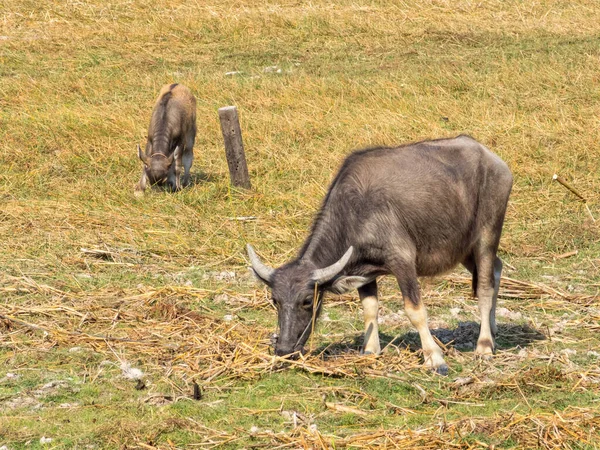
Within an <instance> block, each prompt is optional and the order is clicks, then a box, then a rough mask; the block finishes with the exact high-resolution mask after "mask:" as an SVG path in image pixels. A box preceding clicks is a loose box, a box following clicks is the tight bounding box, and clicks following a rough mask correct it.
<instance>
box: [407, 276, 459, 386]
mask: <svg viewBox="0 0 600 450" xmlns="http://www.w3.org/2000/svg"><path fill="white" fill-rule="evenodd" d="M407 272H408V271H407V270H402V271H400V272H399V273H400V274H401V275H396V279H397V280H398V284H399V286H400V290H401V291H402V297H403V299H404V311H405V312H406V315H407V316H408V319H409V320H410V323H412V325H413V326H414V327H415V328H416V329H417V331H418V332H419V337H420V338H421V346H422V347H423V358H424V360H425V365H426V366H428V367H430V368H431V369H433V370H435V371H436V372H437V373H439V374H441V375H446V374H447V373H448V365H447V364H446V361H444V354H443V353H442V349H441V348H440V347H439V346H438V345H437V344H436V343H435V341H434V340H433V336H432V335H431V331H429V327H428V326H427V309H426V308H425V305H424V304H423V302H422V301H421V293H420V290H419V282H418V281H417V274H416V271H415V270H414V269H413V270H412V271H410V272H412V273H411V274H410V275H408V274H407Z"/></svg>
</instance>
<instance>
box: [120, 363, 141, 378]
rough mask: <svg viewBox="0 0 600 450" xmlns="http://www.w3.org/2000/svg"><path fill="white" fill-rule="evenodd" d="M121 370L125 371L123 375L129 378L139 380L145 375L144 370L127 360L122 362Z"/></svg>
mask: <svg viewBox="0 0 600 450" xmlns="http://www.w3.org/2000/svg"><path fill="white" fill-rule="evenodd" d="M121 371H122V372H123V377H124V378H127V379H128V380H139V379H141V378H142V377H143V376H144V372H142V371H141V370H140V369H136V368H135V367H131V365H130V364H129V363H128V362H127V361H123V362H122V363H121Z"/></svg>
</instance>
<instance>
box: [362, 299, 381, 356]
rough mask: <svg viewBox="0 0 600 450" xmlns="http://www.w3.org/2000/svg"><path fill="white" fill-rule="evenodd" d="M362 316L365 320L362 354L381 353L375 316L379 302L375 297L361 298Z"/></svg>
mask: <svg viewBox="0 0 600 450" xmlns="http://www.w3.org/2000/svg"><path fill="white" fill-rule="evenodd" d="M361 301H362V306H363V315H364V319H365V342H364V350H363V351H364V353H374V354H376V355H378V354H379V353H381V346H380V344H379V330H378V328H377V316H378V314H379V301H378V300H377V296H373V295H368V296H365V297H363V296H361Z"/></svg>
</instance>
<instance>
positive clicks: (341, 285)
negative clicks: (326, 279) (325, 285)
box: [328, 276, 371, 294]
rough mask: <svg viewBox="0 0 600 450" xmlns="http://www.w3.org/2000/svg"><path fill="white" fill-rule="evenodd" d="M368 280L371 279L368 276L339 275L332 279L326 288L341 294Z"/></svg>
mask: <svg viewBox="0 0 600 450" xmlns="http://www.w3.org/2000/svg"><path fill="white" fill-rule="evenodd" d="M369 281H371V279H370V278H366V277H359V276H347V277H339V278H337V279H335V280H334V281H333V283H332V284H331V287H330V288H329V289H328V290H330V291H331V292H333V293H335V294H343V293H345V292H348V291H351V290H353V289H358V288H359V287H361V286H364V285H365V284H367V283H368V282H369Z"/></svg>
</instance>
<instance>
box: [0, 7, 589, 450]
mask: <svg viewBox="0 0 600 450" xmlns="http://www.w3.org/2000/svg"><path fill="white" fill-rule="evenodd" d="M596 6H597V5H596V3H595V2H593V1H591V0H581V1H576V2H568V3H565V2H559V1H554V0H543V1H539V2H535V3H526V2H525V3H524V2H521V1H509V2H500V1H484V2H475V3H474V2H469V1H458V2H449V1H444V0H435V1H434V0H428V1H420V2H404V3H402V2H400V3H398V2H386V1H381V2H362V3H360V2H359V3H356V2H341V3H340V2H337V3H336V4H335V5H333V4H330V3H327V2H321V1H316V2H311V3H309V4H303V3H298V2H288V1H283V2H282V1H279V2H267V3H265V2H256V1H254V0H248V1H245V2H237V1H236V2H232V1H221V2H218V3H214V2H213V3H210V2H185V1H170V2H168V3H167V2H156V1H153V2H149V1H146V0H133V1H127V2H122V1H108V2H107V1H100V0H89V1H64V2H54V1H50V0H43V1H40V2H32V1H28V0H17V1H12V0H11V1H8V0H4V1H3V0H0V167H1V170H0V180H1V182H0V235H2V236H3V237H4V239H2V240H1V241H0V267H2V272H1V279H0V292H1V293H2V299H1V300H0V367H2V369H0V410H1V411H0V446H2V445H4V444H6V445H7V446H8V447H9V448H11V449H12V448H21V447H24V446H25V445H26V444H27V443H28V442H29V444H27V445H28V447H29V446H42V444H39V439H40V437H41V436H42V435H43V433H46V434H47V435H52V436H53V437H54V441H53V445H55V446H57V447H61V446H62V447H64V448H83V447H86V446H100V447H107V448H118V447H122V446H127V447H128V448H133V447H137V448H151V447H159V448H175V447H179V448H183V447H186V446H200V447H217V446H219V445H228V446H229V447H231V448H240V447H247V448H250V447H267V448H277V447H281V448H328V447H333V446H335V447H336V448H340V447H344V446H346V447H350V448H373V447H394V446H395V447H401V448H402V447H406V448H417V447H423V448H451V447H459V448H479V447H486V446H490V445H493V446H496V447H506V448H525V447H528V448H533V447H542V448H597V447H598V445H600V444H599V443H598V438H597V434H598V412H597V411H598V402H597V397H598V394H599V393H600V392H599V389H598V386H600V383H599V380H600V374H599V373H598V369H597V367H598V359H597V356H594V355H595V353H594V352H597V351H598V346H599V345H600V342H599V340H598V338H597V332H598V328H599V327H598V321H599V319H600V312H599V306H598V293H599V289H600V278H599V275H598V274H599V273H600V256H599V255H600V233H599V223H600V209H599V204H598V198H600V183H599V180H600V172H599V165H598V161H599V160H600V151H599V150H598V145H597V143H598V142H599V140H600V135H599V130H600V126H599V125H600V124H599V123H598V117H600V94H599V91H598V89H597V85H598V81H599V76H598V62H599V59H600V52H599V51H598V48H599V44H600V40H599V38H598V25H597V24H598V23H600V10H599V9H598V8H597V7H596ZM275 66H276V67H275ZM228 72H236V73H235V74H230V75H227V73H228ZM171 82H181V83H184V84H186V85H188V86H189V87H190V88H191V89H192V91H193V92H194V93H195V94H196V96H197V98H198V129H199V132H198V137H197V143H196V161H195V165H194V166H193V168H192V173H193V176H194V184H193V186H192V187H191V188H190V189H187V190H185V191H183V192H181V193H178V194H176V195H167V194H165V193H161V192H154V193H151V194H150V195H147V196H146V198H144V199H142V200H138V199H135V198H134V197H133V186H134V184H135V182H136V181H137V177H138V176H139V171H140V167H139V164H138V161H137V160H136V158H135V143H136V141H142V140H143V137H144V133H145V129H146V127H147V122H148V120H149V114H150V110H151V107H152V103H153V101H154V98H155V96H156V93H157V92H158V89H159V88H160V86H161V85H162V84H164V83H171ZM228 104H235V105H237V106H238V109H239V111H240V115H241V121H242V129H243V133H244V140H245V144H246V152H247V159H248V162H249V165H250V171H251V176H252V184H253V188H254V189H253V191H251V192H236V191H234V190H232V189H231V188H230V187H229V184H228V179H227V165H226V162H225V159H224V152H223V150H222V139H221V135H220V129H219V125H218V118H217V114H216V110H217V108H218V107H221V106H224V105H228ZM463 132H466V133H470V134H472V135H473V136H474V137H476V138H477V139H478V140H480V141H481V142H483V143H485V144H486V145H488V146H489V147H491V148H492V149H493V150H495V151H496V152H497V153H498V154H500V155H501V156H502V157H503V158H504V159H505V160H506V161H507V162H508V164H509V165H510V167H511V169H512V170H513V173H514V175H515V186H514V190H513V195H512V197H511V202H510V206H509V211H508V215H507V220H506V227H505V233H504V236H503V241H502V248H501V253H502V255H501V256H502V258H503V260H504V261H505V262H506V265H505V273H504V275H505V279H504V281H503V287H502V300H501V303H500V307H501V308H503V309H502V314H504V315H500V316H499V317H500V323H501V327H500V335H499V344H500V350H499V352H498V355H496V357H495V358H494V359H493V361H492V362H489V363H488V362H482V361H474V360H473V358H472V353H471V352H470V351H469V348H470V347H469V346H470V345H472V340H473V338H474V336H476V333H477V327H476V325H474V324H473V323H472V322H471V321H472V320H477V308H476V306H475V304H474V302H472V301H471V300H470V298H469V293H468V292H469V287H468V279H466V278H465V277H464V276H462V275H459V274H452V275H448V276H447V277H445V278H444V279H438V280H433V281H430V280H425V281H424V282H423V291H424V294H425V298H426V301H427V304H428V305H429V308H430V317H431V327H432V328H433V329H434V330H435V331H434V334H435V336H436V337H437V338H438V339H439V340H440V341H441V343H442V344H443V345H444V346H445V350H446V353H447V358H448V360H449V362H450V364H451V365H452V369H451V370H452V372H451V375H450V376H449V377H448V379H441V378H440V377H437V376H434V375H433V374H429V373H427V372H425V371H423V370H422V369H421V368H420V361H419V353H418V339H417V338H416V336H415V335H414V333H411V332H410V331H411V328H410V327H409V326H408V323H407V321H406V320H405V318H404V317H403V315H402V314H401V312H399V310H400V309H401V308H400V303H399V302H398V299H397V289H396V288H395V287H394V286H393V283H392V281H391V280H387V281H384V283H383V292H382V298H383V300H384V301H383V305H382V309H381V315H382V320H383V324H382V330H383V336H382V340H383V342H384V344H385V345H388V347H387V350H386V352H385V353H384V354H383V355H382V356H381V357H379V358H374V357H362V356H360V355H359V353H358V349H359V345H360V335H361V324H360V321H359V320H358V317H359V310H358V302H357V301H356V299H354V296H344V297H333V298H329V299H328V300H327V301H326V303H325V312H326V317H328V318H329V320H323V321H322V323H321V325H320V329H319V332H318V336H317V338H316V339H315V341H316V342H315V347H314V349H313V350H314V352H313V353H312V354H311V355H309V356H307V358H306V359H304V360H302V361H299V362H294V363H290V362H287V363H286V362H283V361H281V360H279V359H277V358H275V357H273V356H272V355H271V354H270V350H269V336H270V333H272V332H273V331H274V325H275V319H274V312H273V311H272V309H271V307H270V306H269V304H268V301H267V299H266V293H265V291H263V290H257V286H256V285H255V284H254V283H253V282H252V281H251V280H250V279H249V278H248V277H247V275H246V274H245V269H244V266H245V265H246V260H245V255H244V253H243V249H244V244H245V243H246V242H251V243H253V244H255V246H256V247H257V248H258V249H259V251H260V253H261V255H263V256H264V257H265V259H266V260H267V261H269V262H270V263H271V264H273V265H277V264H281V263H283V262H284V261H286V260H287V259H289V258H290V256H292V255H293V253H294V252H295V250H296V248H297V247H298V246H299V245H300V243H301V241H302V239H303V238H304V237H305V235H306V230H307V229H308V226H309V223H310V220H311V217H312V216H313V214H314V212H315V211H316V209H317V208H318V206H319V203H320V201H321V198H322V196H323V194H324V193H325V191H326V188H327V183H328V182H329V180H330V179H331V178H332V176H333V174H334V172H335V170H336V168H337V167H338V165H339V163H340V162H341V160H342V159H343V157H344V155H346V154H347V153H348V152H349V151H350V150H351V149H354V148H358V147H365V146H371V145H380V144H384V145H391V144H395V143H401V142H407V141H413V140H419V139H424V138H430V137H442V136H452V135H456V134H459V133H463ZM554 173H557V174H559V175H560V176H561V177H562V178H564V179H565V180H566V181H567V182H568V183H569V184H571V185H572V186H573V187H575V188H576V189H577V191H578V192H580V193H581V194H582V195H583V196H584V197H585V198H587V199H588V202H587V208H586V207H585V205H584V204H583V203H582V202H580V201H579V200H578V199H577V197H575V196H574V195H573V194H572V193H571V192H569V191H568V190H566V189H565V188H564V187H563V186H561V185H559V184H558V183H556V182H553V181H552V175H553V174H554ZM245 217H253V218H255V219H252V220H240V218H245ZM594 219H595V221H594ZM326 317H323V319H325V318H326ZM396 338H397V339H396ZM542 338H543V339H542ZM72 349H74V350H72ZM71 350H72V351H71ZM415 350H416V351H415ZM573 352H576V353H573ZM125 363H127V364H131V365H132V366H135V367H141V368H142V369H143V371H144V377H142V381H141V383H142V384H143V386H142V385H137V386H138V387H139V388H140V390H136V389H134V387H135V386H136V383H138V381H132V380H128V379H127V378H125V377H124V373H125V372H124V370H122V368H121V365H122V364H125ZM123 367H125V366H123ZM9 374H11V376H9ZM195 385H197V386H198V387H199V388H200V389H201V391H202V395H203V397H202V399H201V400H200V401H196V400H193V399H192V400H190V397H191V396H193V392H194V386H195ZM45 386H46V387H45ZM61 405H67V406H61ZM232 411H235V413H234V412H232ZM253 425H256V427H257V428H256V429H253V428H252V426H253ZM268 430H271V431H268Z"/></svg>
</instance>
